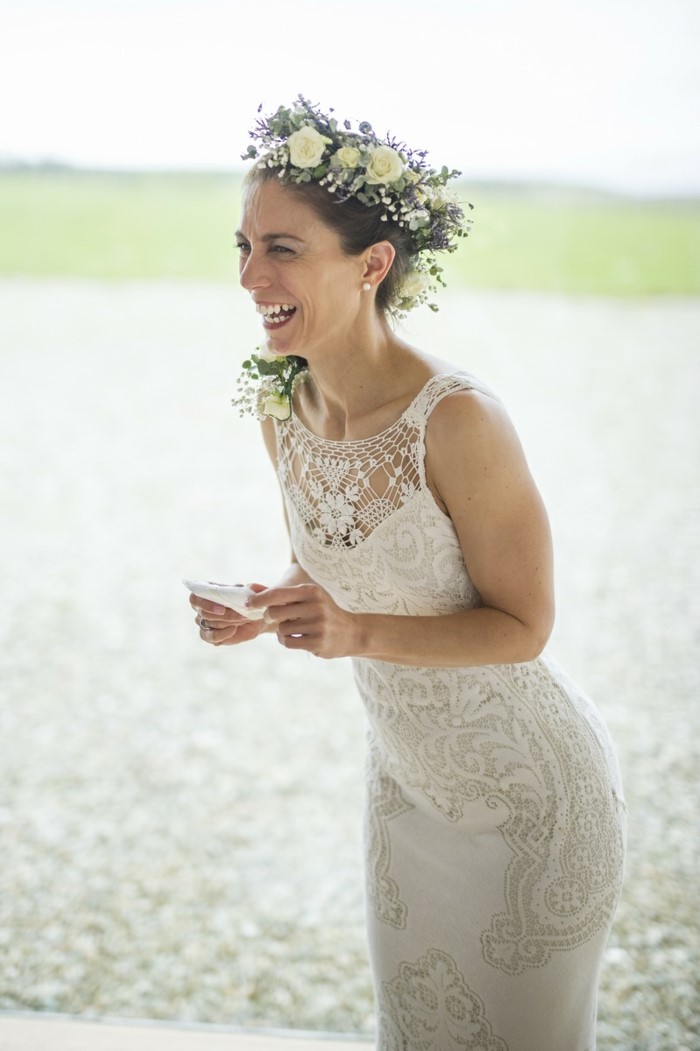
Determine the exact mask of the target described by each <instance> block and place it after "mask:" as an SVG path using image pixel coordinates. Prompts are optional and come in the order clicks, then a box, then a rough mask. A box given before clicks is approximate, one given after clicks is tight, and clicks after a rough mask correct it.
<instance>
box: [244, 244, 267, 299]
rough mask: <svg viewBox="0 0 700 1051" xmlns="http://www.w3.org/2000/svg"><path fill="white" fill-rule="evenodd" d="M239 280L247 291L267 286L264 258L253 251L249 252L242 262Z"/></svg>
mask: <svg viewBox="0 0 700 1051" xmlns="http://www.w3.org/2000/svg"><path fill="white" fill-rule="evenodd" d="M239 280H240V283H241V285H242V287H243V288H245V289H246V291H248V292H254V291H255V289H256V288H267V286H268V285H269V284H270V279H269V277H268V275H267V272H266V270H265V265H264V260H263V259H261V258H260V256H258V255H257V254H256V253H255V252H249V253H248V256H247V258H246V259H245V260H244V261H243V262H242V265H241V269H240V274H239Z"/></svg>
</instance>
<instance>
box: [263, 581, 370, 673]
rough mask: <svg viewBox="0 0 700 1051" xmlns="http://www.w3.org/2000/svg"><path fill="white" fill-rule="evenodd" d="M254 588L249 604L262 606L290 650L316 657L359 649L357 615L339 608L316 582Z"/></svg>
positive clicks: (278, 636)
mask: <svg viewBox="0 0 700 1051" xmlns="http://www.w3.org/2000/svg"><path fill="white" fill-rule="evenodd" d="M256 591H258V592H259V593H258V595H256V596H255V598H252V599H250V600H249V604H250V606H251V607H252V608H256V609H259V608H265V610H266V612H265V619H264V621H263V623H265V624H267V625H268V626H269V627H270V629H271V630H273V631H276V632H277V638H278V639H279V641H280V643H281V644H282V645H283V646H286V648H287V649H290V650H306V651H307V652H309V653H313V654H314V656H316V657H323V658H325V659H327V660H328V659H330V658H332V657H350V656H353V655H356V654H358V653H359V652H360V623H361V618H360V615H358V614H356V613H348V611H347V610H344V609H341V608H340V606H338V605H337V604H336V603H335V602H334V601H333V599H332V598H331V597H330V595H329V594H328V592H327V591H324V590H323V588H322V587H319V585H318V584H296V585H294V586H287V587H284V586H283V587H274V588H268V589H267V590H262V591H260V590H259V589H258V588H256Z"/></svg>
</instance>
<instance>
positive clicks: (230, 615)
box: [190, 584, 269, 646]
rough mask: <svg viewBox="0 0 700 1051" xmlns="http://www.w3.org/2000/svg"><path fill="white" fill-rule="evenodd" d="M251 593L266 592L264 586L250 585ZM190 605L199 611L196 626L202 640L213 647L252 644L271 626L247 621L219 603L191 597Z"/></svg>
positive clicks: (257, 621) (263, 622)
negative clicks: (240, 643)
mask: <svg viewBox="0 0 700 1051" xmlns="http://www.w3.org/2000/svg"><path fill="white" fill-rule="evenodd" d="M248 587H249V588H250V589H251V591H256V592H259V591H265V590H266V588H265V586H264V584H249V585H248ZM190 605H191V606H192V608H193V609H195V610H196V611H197V616H196V617H195V624H196V625H197V627H198V628H199V634H200V638H201V639H202V640H203V641H204V642H209V643H211V645H212V646H237V645H238V643H239V642H250V641H251V639H256V638H257V637H258V635H260V634H261V633H262V632H264V631H269V626H268V625H267V624H266V623H265V621H264V620H247V619H246V618H245V617H242V616H241V614H240V613H236V612H235V611H234V610H232V609H229V608H228V607H227V606H222V605H221V604H220V603H218V602H210V601H209V600H208V599H204V598H199V597H198V596H197V595H190Z"/></svg>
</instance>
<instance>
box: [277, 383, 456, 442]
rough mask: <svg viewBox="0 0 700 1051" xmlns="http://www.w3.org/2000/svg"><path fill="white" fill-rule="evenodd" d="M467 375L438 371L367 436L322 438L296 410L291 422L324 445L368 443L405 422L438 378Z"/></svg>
mask: <svg viewBox="0 0 700 1051" xmlns="http://www.w3.org/2000/svg"><path fill="white" fill-rule="evenodd" d="M466 375H467V373H466V372H461V371H460V370H458V369H455V370H454V371H453V372H436V373H435V375H434V376H429V377H428V379H427V380H426V381H425V383H424V384H423V386H422V387H421V389H420V390H419V391H418V393H417V394H416V396H415V398H414V399H413V400H412V401H411V402H410V404H409V405H407V406H406V408H405V409H404V410H403V412H402V413H400V415H399V416H397V417H396V419H395V420H394V422H393V423H390V424H389V426H388V427H384V429H383V430H381V431H379V432H378V433H377V434H370V435H369V437H367V438H322V437H321V435H320V434H316V432H315V431H312V430H311V429H310V428H309V427H307V426H306V424H305V423H302V421H301V420H300V419H299V417H298V416H297V415H296V414H295V413H294V412H292V417H291V420H290V422H291V423H292V424H293V425H294V426H295V427H299V428H300V429H301V430H302V431H304V432H305V433H306V434H307V435H308V436H309V437H310V438H313V440H314V441H315V442H321V443H322V444H324V445H343V446H350V445H366V444H367V443H368V442H376V441H378V440H379V439H380V438H383V437H384V436H385V435H387V434H389V433H390V432H391V431H393V430H394V428H395V427H398V426H399V424H400V423H402V422H403V419H404V417H405V416H406V415H407V414H408V413H409V412H410V411H411V409H413V408H415V406H416V403H417V402H418V401H420V399H421V398H422V397H423V395H424V394H425V392H426V390H427V389H428V387H429V386H430V384H431V383H434V382H435V381H436V380H441V379H447V378H449V377H454V376H466Z"/></svg>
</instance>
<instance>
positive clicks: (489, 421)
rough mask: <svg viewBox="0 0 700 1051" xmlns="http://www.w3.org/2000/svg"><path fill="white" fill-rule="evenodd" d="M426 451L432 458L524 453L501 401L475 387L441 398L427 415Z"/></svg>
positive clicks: (465, 458)
mask: <svg viewBox="0 0 700 1051" xmlns="http://www.w3.org/2000/svg"><path fill="white" fill-rule="evenodd" d="M426 451H427V453H428V455H429V456H430V457H431V458H434V457H435V456H437V457H439V458H442V455H443V454H444V455H445V457H447V458H448V459H450V460H454V459H458V460H460V461H461V462H462V466H464V467H466V466H467V464H468V462H469V461H472V462H474V461H478V460H483V458H484V457H486V458H487V459H489V458H491V457H493V456H499V455H501V456H502V455H503V454H504V453H507V452H510V453H511V454H512V455H514V456H516V457H518V458H519V457H521V456H522V455H523V452H522V446H521V444H520V439H519V438H518V435H517V433H516V430H515V427H514V426H513V422H512V420H511V418H510V416H509V415H508V412H507V411H506V409H505V407H504V405H503V403H502V402H500V401H499V400H498V399H497V398H496V397H494V396H492V395H490V394H486V393H484V392H482V391H480V390H476V389H474V388H469V389H465V390H462V391H456V392H454V393H453V394H449V395H447V396H446V397H444V398H442V399H441V401H439V402H438V403H437V405H436V406H435V408H434V409H433V411H432V413H431V414H430V417H429V419H428V426H427V431H426Z"/></svg>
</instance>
